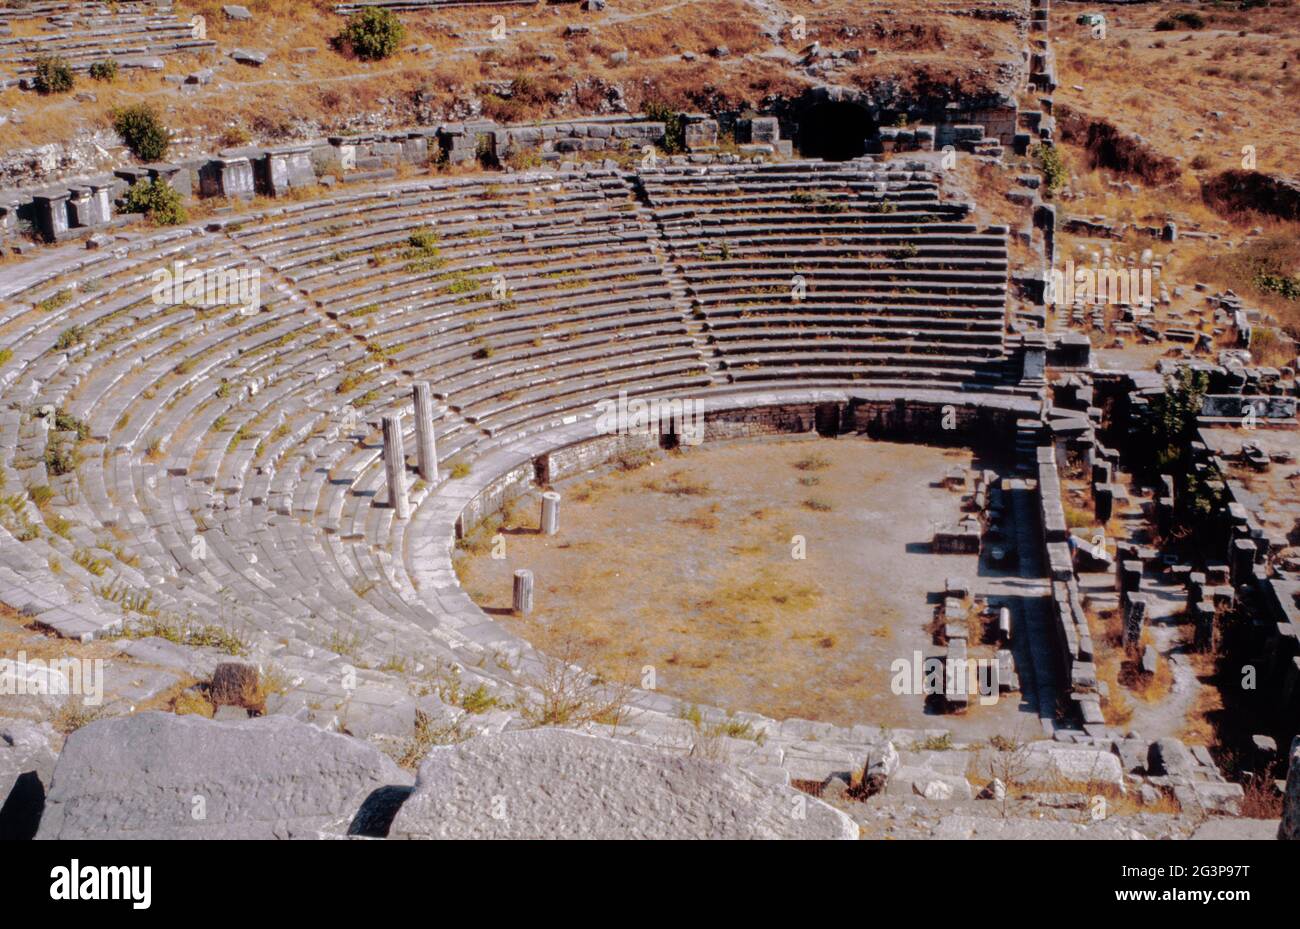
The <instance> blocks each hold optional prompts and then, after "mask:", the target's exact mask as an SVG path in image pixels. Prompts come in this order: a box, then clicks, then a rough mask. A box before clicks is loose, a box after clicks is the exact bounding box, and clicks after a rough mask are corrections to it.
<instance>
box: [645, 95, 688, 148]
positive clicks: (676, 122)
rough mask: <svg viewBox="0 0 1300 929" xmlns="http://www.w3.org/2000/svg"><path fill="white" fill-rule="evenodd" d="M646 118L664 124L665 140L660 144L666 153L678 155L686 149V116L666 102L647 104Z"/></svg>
mask: <svg viewBox="0 0 1300 929" xmlns="http://www.w3.org/2000/svg"><path fill="white" fill-rule="evenodd" d="M645 115H646V118H647V119H649V120H651V121H653V122H656V123H663V124H664V141H663V144H662V145H661V146H660V147H661V148H662V149H663V150H664V153H665V154H668V155H676V154H678V153H679V152H684V151H686V118H685V117H684V116H683V115H682V114H681V113H679V112H677V111H676V110H674V109H673V108H672V107H670V106H668V104H666V103H658V102H652V103H647V104H646V105H645Z"/></svg>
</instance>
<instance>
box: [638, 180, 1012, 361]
mask: <svg viewBox="0 0 1300 929" xmlns="http://www.w3.org/2000/svg"><path fill="white" fill-rule="evenodd" d="M639 183H640V184H641V186H642V188H643V189H644V190H645V192H646V195H647V197H648V199H649V201H650V204H651V206H652V208H653V209H654V210H655V216H656V218H657V220H658V222H659V224H660V226H661V228H662V232H663V236H664V240H665V242H666V243H667V244H668V246H669V248H670V249H671V250H672V254H673V258H674V263H675V266H676V267H677V269H678V270H679V271H680V273H681V275H682V277H683V278H684V281H685V284H684V288H685V294H686V295H687V297H689V299H690V300H691V304H692V308H693V314H694V316H695V317H696V318H697V320H698V321H699V323H700V325H701V327H702V329H703V331H704V332H705V333H706V334H707V339H708V343H709V348H710V349H711V350H712V351H713V353H714V356H715V360H716V363H717V365H718V366H719V368H720V369H721V370H723V371H725V372H726V375H727V377H728V378H729V379H730V380H732V381H733V382H741V381H748V380H755V381H761V380H764V379H767V378H771V379H776V380H780V381H782V382H791V381H795V382H798V381H804V380H813V381H816V382H819V383H827V384H833V383H835V382H837V381H841V380H843V381H863V380H865V381H868V382H876V383H910V382H922V383H925V384H927V385H939V384H942V383H944V382H947V381H953V382H956V383H960V384H962V385H967V386H971V385H981V386H989V385H994V386H996V385H998V384H1000V383H1001V382H1002V381H1003V380H1004V379H1005V372H1003V371H1002V370H1001V367H1002V364H1001V362H1002V360H1003V358H1004V354H1005V350H1004V346H1003V330H1004V317H1005V312H1006V279H1007V253H1006V238H1005V234H1004V233H994V232H991V231H990V232H981V231H980V230H979V229H978V228H977V227H975V226H974V225H971V224H967V223H961V222H954V221H953V220H954V219H957V220H960V219H961V218H962V217H963V216H964V215H965V213H966V211H967V207H966V206H965V205H964V204H959V203H943V202H942V201H940V200H939V196H938V185H937V183H936V182H935V177H934V175H933V174H932V173H931V172H930V171H928V170H926V169H924V167H923V166H921V165H912V164H906V163H904V164H903V165H902V166H899V167H893V166H890V165H886V164H883V163H877V162H873V161H868V160H861V161H853V162H846V163H838V164H826V163H821V162H815V161H809V162H800V163H796V164H794V165H789V166H785V165H768V166H761V167H759V166H745V165H727V166H722V165H719V166H712V165H711V166H707V167H683V166H667V167H664V168H663V169H660V170H658V171H643V172H642V173H641V175H640V177H639Z"/></svg>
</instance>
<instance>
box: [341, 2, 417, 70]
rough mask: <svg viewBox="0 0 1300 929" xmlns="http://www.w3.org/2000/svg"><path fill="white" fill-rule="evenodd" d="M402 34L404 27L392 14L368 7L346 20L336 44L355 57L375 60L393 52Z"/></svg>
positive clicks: (404, 33)
mask: <svg viewBox="0 0 1300 929" xmlns="http://www.w3.org/2000/svg"><path fill="white" fill-rule="evenodd" d="M405 35H406V27H405V26H403V25H402V21H401V20H400V19H398V18H397V17H396V16H395V15H393V13H391V12H390V11H388V10H382V9H379V8H377V7H371V8H370V9H366V10H362V11H361V12H359V13H354V14H352V15H351V16H350V17H348V21H347V25H345V26H344V27H343V31H342V32H341V33H339V36H338V41H339V43H340V44H343V45H347V46H348V47H349V48H351V49H352V54H354V55H356V56H357V57H358V58H363V59H365V60H366V61H378V60H380V59H381V58H387V57H388V56H389V55H391V54H393V52H395V51H397V46H398V45H399V44H400V43H401V41H402V38H403V36H405Z"/></svg>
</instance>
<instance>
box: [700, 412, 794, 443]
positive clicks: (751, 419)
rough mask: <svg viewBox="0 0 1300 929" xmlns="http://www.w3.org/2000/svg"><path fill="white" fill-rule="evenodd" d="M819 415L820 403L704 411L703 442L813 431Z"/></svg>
mask: <svg viewBox="0 0 1300 929" xmlns="http://www.w3.org/2000/svg"><path fill="white" fill-rule="evenodd" d="M816 418H817V404H815V403H806V404H804V403H801V404H792V405H787V406H764V407H757V408H754V409H748V410H722V411H719V412H717V413H712V414H710V413H707V412H706V413H705V416H704V441H705V443H706V444H707V443H708V442H717V441H721V440H725V439H749V438H756V437H759V436H765V435H787V434H790V433H800V432H811V431H812V429H813V426H814V424H815V423H816Z"/></svg>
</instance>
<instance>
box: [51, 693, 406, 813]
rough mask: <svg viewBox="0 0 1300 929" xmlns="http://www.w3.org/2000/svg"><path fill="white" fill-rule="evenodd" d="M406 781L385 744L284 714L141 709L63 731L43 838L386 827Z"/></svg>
mask: <svg viewBox="0 0 1300 929" xmlns="http://www.w3.org/2000/svg"><path fill="white" fill-rule="evenodd" d="M410 783H411V776H410V774H409V773H408V772H405V771H402V770H401V769H400V768H398V767H397V765H396V764H395V763H394V762H393V761H392V760H391V759H389V758H388V757H387V756H386V755H384V754H383V753H381V752H380V751H379V750H378V749H376V748H374V747H372V746H370V745H367V744H365V743H364V742H360V741H358V740H356V739H353V738H350V737H348V736H343V735H338V734H336V733H330V732H324V731H322V730H320V729H317V728H315V727H313V726H309V725H306V724H303V723H299V722H295V721H293V720H290V719H286V718H284V717H267V718H264V719H251V720H246V721H242V722H213V721H210V720H206V719H202V718H200V717H197V716H173V715H171V714H168V713H140V714H138V715H135V716H127V717H120V718H117V719H110V720H102V721H99V722H94V723H91V724H89V725H88V726H85V727H84V728H81V729H78V730H77V731H76V732H74V733H73V734H72V735H70V736H69V737H68V740H67V742H66V744H65V745H64V748H63V754H62V755H60V756H59V761H58V764H57V765H56V766H55V768H54V776H53V781H52V784H51V787H50V790H49V794H48V796H47V797H46V805H45V814H44V816H43V818H42V819H41V826H40V830H39V832H38V833H37V838H40V839H47V838H48V839H116V838H159V839H178V838H193V839H269V838H317V837H321V836H324V835H337V836H342V835H347V834H353V835H370V836H383V835H384V834H386V832H387V825H388V823H389V822H390V821H391V816H392V811H393V807H394V806H395V805H396V804H397V803H399V802H400V800H401V798H402V797H403V796H404V795H405V793H406V791H407V790H408V789H409V788H408V785H409V784H410Z"/></svg>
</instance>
